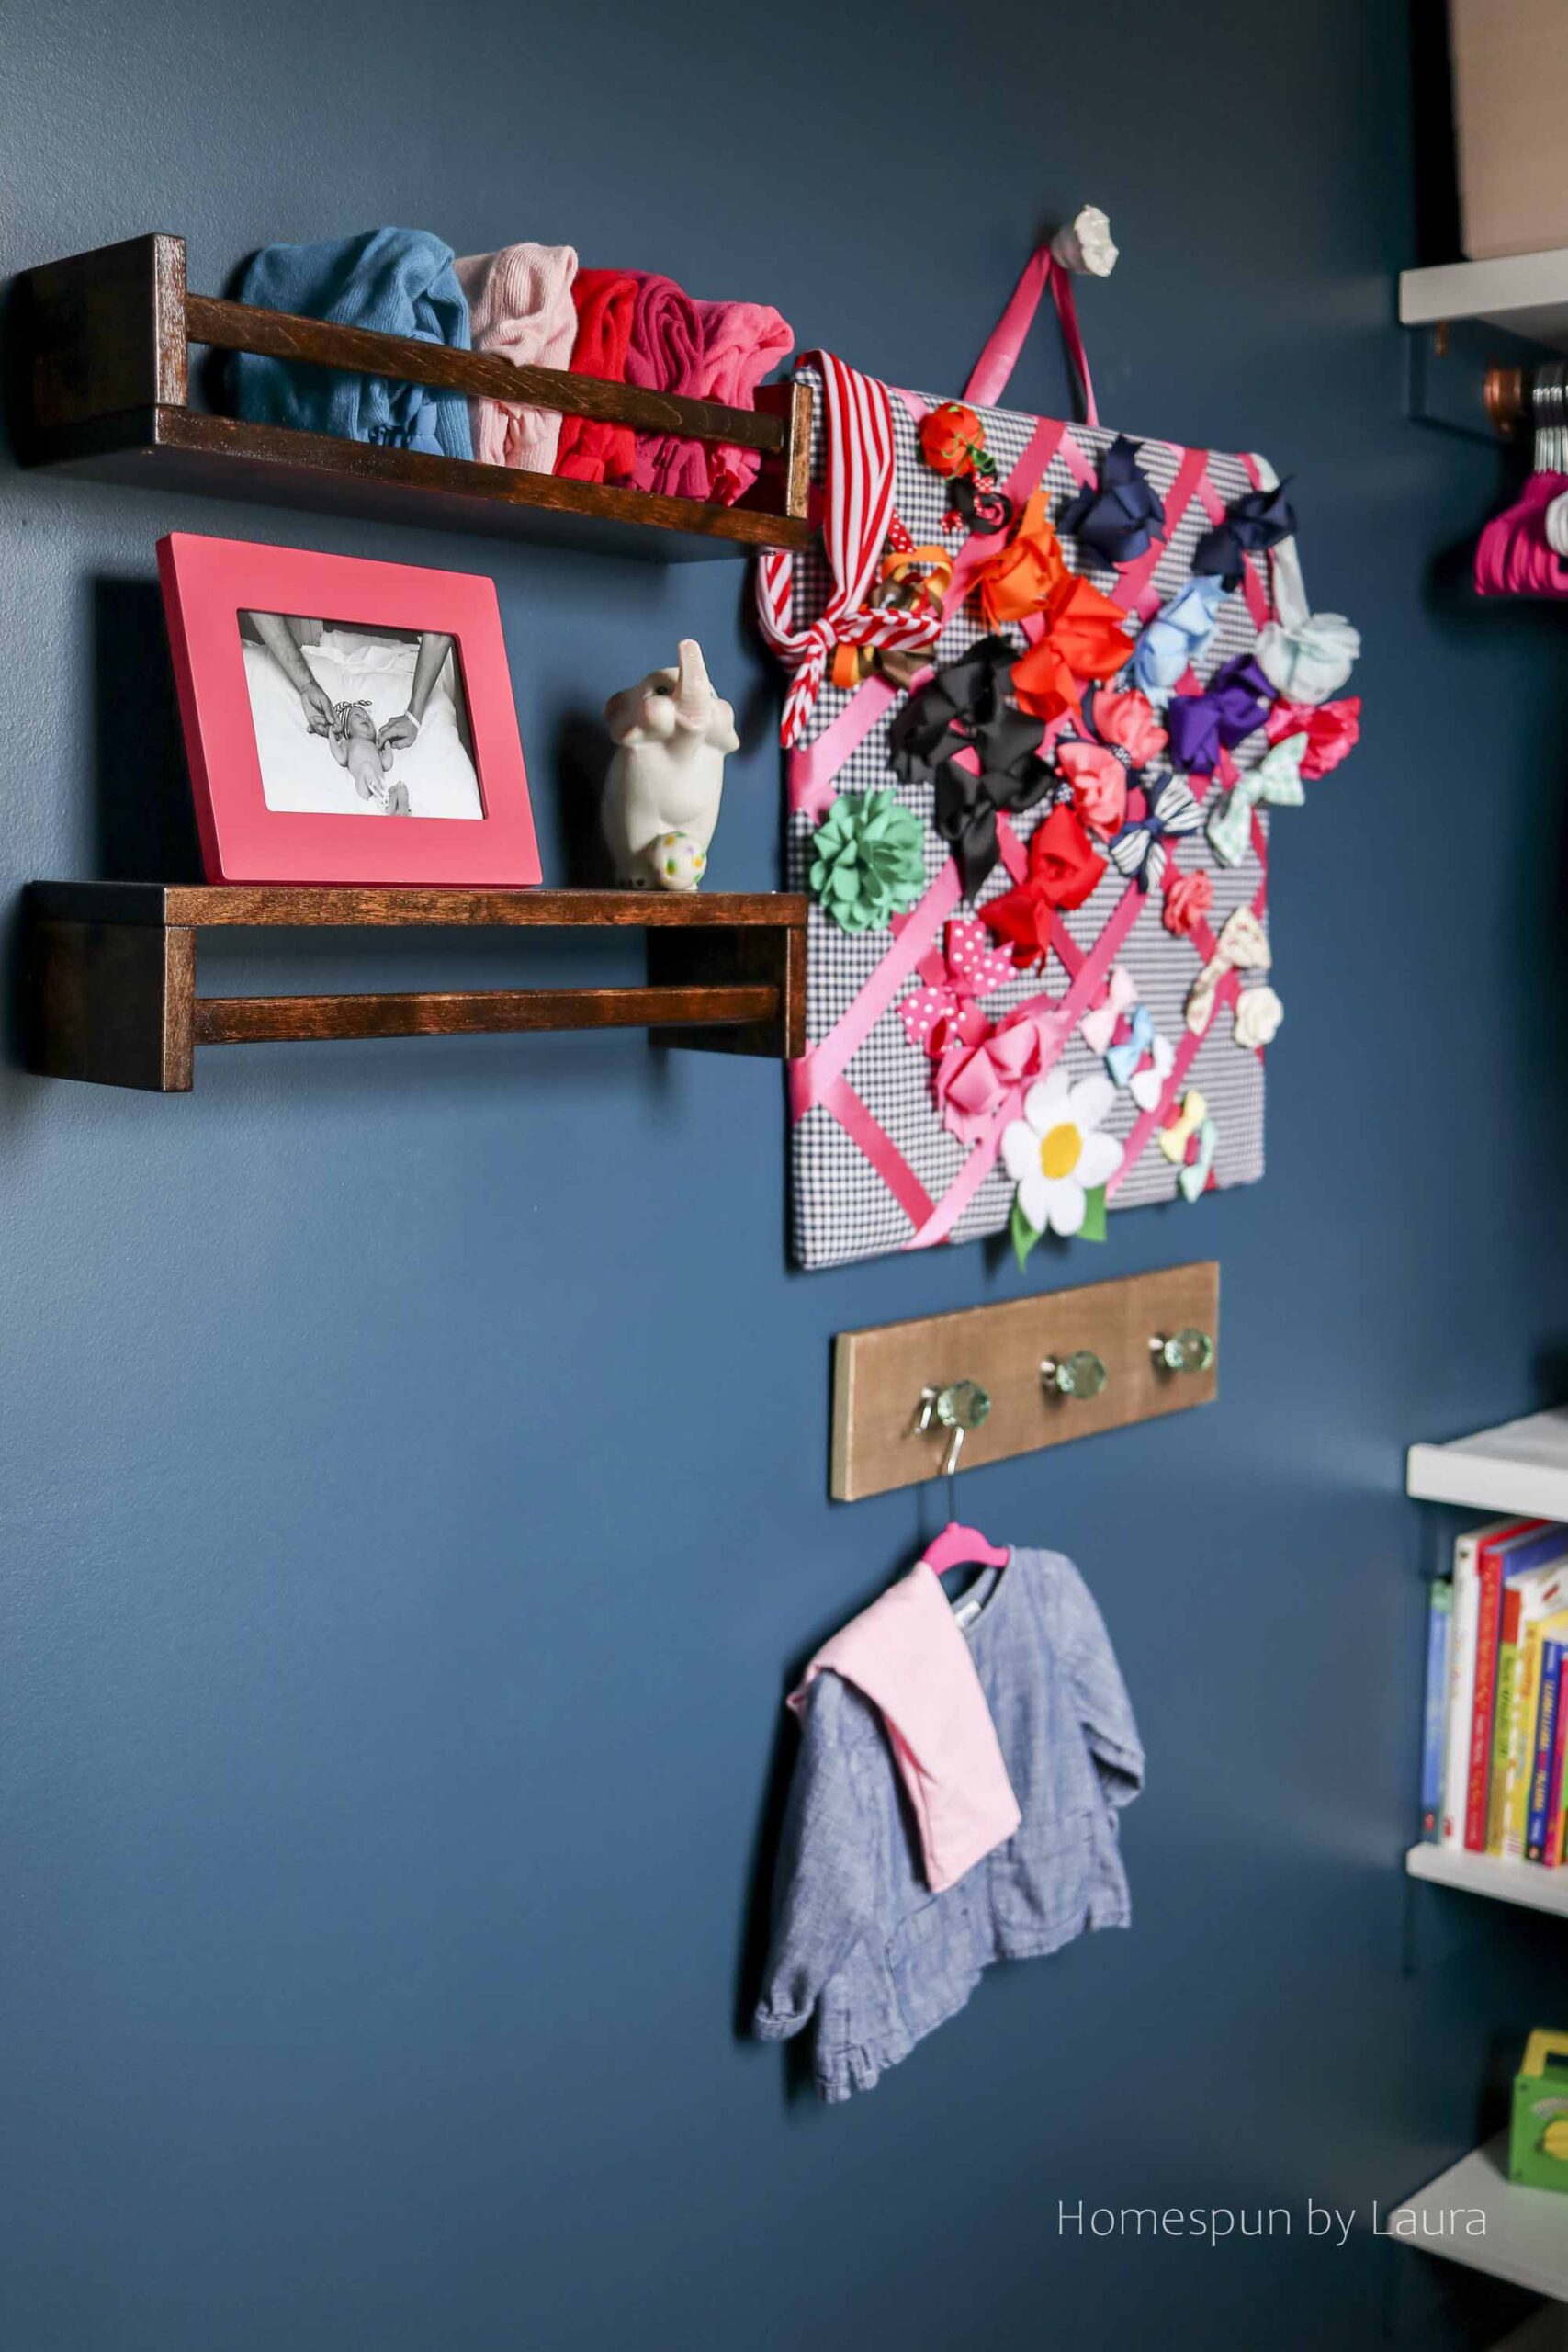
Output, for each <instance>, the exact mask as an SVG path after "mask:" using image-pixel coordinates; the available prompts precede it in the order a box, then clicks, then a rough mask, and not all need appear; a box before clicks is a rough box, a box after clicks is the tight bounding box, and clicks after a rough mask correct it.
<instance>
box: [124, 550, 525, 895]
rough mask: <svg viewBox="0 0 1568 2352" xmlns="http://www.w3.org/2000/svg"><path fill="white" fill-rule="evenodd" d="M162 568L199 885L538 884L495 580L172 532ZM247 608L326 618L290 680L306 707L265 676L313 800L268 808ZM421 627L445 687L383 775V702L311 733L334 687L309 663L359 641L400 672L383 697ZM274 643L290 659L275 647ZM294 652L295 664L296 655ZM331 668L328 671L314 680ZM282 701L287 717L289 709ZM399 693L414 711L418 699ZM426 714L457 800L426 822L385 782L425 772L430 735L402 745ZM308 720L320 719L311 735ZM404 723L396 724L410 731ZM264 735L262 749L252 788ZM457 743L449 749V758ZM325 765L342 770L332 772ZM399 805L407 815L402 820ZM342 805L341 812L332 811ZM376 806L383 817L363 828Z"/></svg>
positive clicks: (416, 801) (271, 785) (254, 612)
mask: <svg viewBox="0 0 1568 2352" xmlns="http://www.w3.org/2000/svg"><path fill="white" fill-rule="evenodd" d="M158 576H159V580H160V582H161V583H162V587H163V592H164V610H165V613H166V616H167V619H168V628H169V642H170V648H171V650H172V653H173V656H174V665H175V684H176V685H177V688H178V692H179V705H180V718H181V723H182V726H183V729H184V732H185V739H186V754H187V757H188V759H189V763H190V774H191V787H192V792H193V794H194V797H195V801H196V814H197V827H198V830H199V832H200V836H201V854H202V863H203V866H204V868H205V871H206V875H207V878H208V880H209V882H271V883H288V882H299V883H314V884H331V883H349V884H355V883H360V884H381V883H384V884H399V883H402V884H412V885H423V886H427V887H440V886H442V885H446V886H450V887H455V888H456V887H470V886H472V887H483V888H510V887H516V888H524V887H526V886H528V885H530V884H533V883H536V882H537V881H538V880H539V879H540V868H539V854H538V848H537V845H536V840H535V834H534V820H533V814H532V810H531V809H530V806H529V800H528V779H527V775H526V773H525V768H524V764H523V746H522V742H521V741H520V739H519V736H518V731H517V713H516V708H515V706H514V704H513V697H512V682H511V675H510V673H509V670H508V667H507V660H506V646H505V641H504V639H503V638H502V629H501V611H500V606H499V605H498V603H497V601H496V594H495V582H493V581H492V580H489V579H485V578H481V577H479V576H477V575H475V574H473V573H470V572H465V571H427V570H423V569H421V568H419V567H416V566H414V565H412V564H403V563H375V562H370V561H368V560H364V559H362V558H360V557H357V556H334V555H317V554H313V553H311V552H310V551H309V550H307V549H305V548H274V547H261V546H257V545H254V544H253V543H252V542H250V541H248V540H244V539H212V538H204V537H197V536H195V535H193V534H191V533H188V532H185V531H175V532H171V533H170V534H169V535H168V537H165V538H163V539H161V540H160V541H159V542H158ZM258 615H259V616H262V618H263V623H264V624H266V623H270V622H271V621H272V620H273V619H274V618H275V617H276V616H290V619H291V620H299V621H302V622H303V624H304V627H305V628H307V629H309V628H316V629H318V630H320V629H321V628H322V625H323V624H326V625H327V626H328V630H329V634H328V635H327V636H325V637H321V638H320V639H318V640H317V641H316V642H314V643H312V645H311V649H310V650H311V653H312V657H313V659H314V660H315V667H313V668H311V669H310V674H309V675H306V673H305V672H304V671H301V672H300V678H301V679H302V680H303V683H304V684H305V685H306V688H307V694H308V695H310V696H311V698H310V700H309V701H307V699H306V696H303V695H299V694H298V692H297V691H296V689H295V687H293V686H291V685H290V684H288V681H287V679H286V676H285V673H284V672H283V670H282V669H281V668H279V670H278V672H277V675H276V679H274V680H273V681H272V684H273V685H274V686H276V693H277V697H278V699H279V707H280V709H281V710H282V713H283V716H282V719H281V722H280V724H281V726H282V728H283V729H284V730H286V732H285V742H286V749H287V750H288V755H289V756H290V757H291V758H293V759H295V760H297V761H298V762H299V763H300V765H301V767H304V766H305V764H306V763H310V764H309V768H308V774H309V790H308V792H307V793H306V794H305V795H304V797H306V798H308V799H309V800H310V806H309V807H308V808H303V809H302V808H300V807H298V806H290V805H279V784H278V777H277V765H276V763H277V758H278V754H277V753H276V751H274V750H273V749H272V748H271V746H272V743H273V738H272V737H271V736H270V735H267V734H265V729H264V723H263V722H264V716H265V713H264V711H263V710H262V709H261V708H259V707H256V705H257V695H258V691H263V692H265V691H266V690H267V688H266V681H265V677H264V678H263V685H262V688H261V689H258V687H257V684H256V680H257V678H258V676H261V675H262V673H265V672H266V669H267V656H266V654H265V650H263V648H262V645H261V641H260V639H254V642H252V643H251V644H249V645H247V643H246V640H245V638H244V637H243V634H242V616H245V619H246V623H247V626H248V627H249V628H250V629H251V631H252V633H253V638H254V632H255V630H256V628H257V627H258V624H257V623H256V621H255V620H254V616H258ZM345 631H364V632H368V633H369V635H368V638H367V639H361V638H359V637H351V636H349V635H345V634H342V633H343V632H345ZM432 633H439V634H440V635H443V636H446V637H449V638H450V639H452V646H451V648H450V655H451V660H450V662H449V664H444V665H443V668H442V671H441V676H442V678H443V679H444V680H446V682H447V683H446V687H445V699H442V698H441V697H440V695H437V696H436V697H434V698H433V700H432V701H431V703H429V704H427V706H426V708H425V711H424V713H423V717H422V718H421V719H420V720H418V721H416V722H415V725H416V726H417V727H418V729H419V731H418V733H417V734H416V735H415V736H414V738H413V742H412V744H410V745H407V746H404V745H396V746H389V751H390V753H391V763H390V766H391V772H390V773H389V774H388V775H386V777H385V779H384V780H381V779H379V778H378V769H379V766H380V762H381V753H380V751H379V749H378V742H377V730H376V718H377V716H378V708H377V706H376V705H374V704H373V703H372V702H371V701H368V700H367V701H357V702H353V703H350V702H344V703H342V704H341V705H333V706H332V707H333V708H334V709H337V710H341V711H343V712H344V713H348V714H352V713H353V712H355V711H362V712H364V713H365V717H364V718H360V719H356V718H353V717H352V716H349V717H346V718H344V719H343V720H342V721H341V722H340V723H338V724H335V725H334V726H333V729H331V730H330V731H329V732H328V733H327V734H325V735H323V734H322V733H321V730H320V713H321V709H322V708H323V707H328V705H330V702H331V697H330V690H329V689H328V688H326V687H323V686H322V685H321V681H320V678H319V677H318V676H317V674H316V671H317V669H319V668H320V667H321V663H320V662H319V659H316V657H319V656H320V655H321V654H322V653H324V652H326V651H327V650H336V649H337V648H338V646H340V645H341V646H342V647H343V648H349V647H351V646H354V645H357V646H360V648H361V651H362V655H363V658H364V659H366V660H367V661H370V660H373V659H374V660H378V662H379V665H380V667H381V669H382V670H385V671H388V672H389V673H396V674H395V675H390V674H389V679H388V681H387V692H388V693H389V694H390V695H391V699H392V701H394V702H395V701H396V700H397V698H398V695H399V694H400V691H401V679H402V675H403V674H404V673H403V671H402V669H400V667H399V665H400V662H401V659H402V656H403V655H404V654H406V656H407V664H408V665H409V669H410V671H411V673H415V674H416V673H417V672H416V664H417V662H418V661H420V660H423V648H424V647H425V646H426V645H427V644H428V643H430V642H431V639H432ZM404 639H406V640H407V642H406V643H404V642H403V641H402V640H404ZM367 645H368V648H369V650H368V652H366V651H365V650H364V649H365V647H366V646H367ZM283 653H284V654H285V655H289V654H290V649H289V647H288V646H287V645H286V646H284V648H283ZM290 658H291V659H296V663H297V666H298V658H297V656H291V657H290ZM345 658H346V657H345ZM435 658H436V659H439V658H440V657H439V656H438V655H437V656H436V657H435ZM344 674H345V675H348V676H350V677H355V676H357V674H358V673H354V672H345V673H344ZM327 675H328V676H329V677H330V676H331V675H333V673H332V671H331V670H330V668H329V669H328V670H327ZM377 684H378V686H379V685H380V684H381V681H379V680H378V681H377ZM312 690H313V693H312ZM290 695H293V698H294V701H295V702H297V703H298V704H299V709H298V710H294V709H293V708H292V705H291V703H290ZM323 696H324V697H325V699H324V700H323V699H322V697H323ZM380 699H381V700H385V699H386V695H381V697H380ZM408 700H409V707H410V710H411V712H412V701H413V696H412V695H410V696H409V697H408ZM436 718H441V719H443V720H444V721H445V732H444V734H443V733H438V732H437V730H434V728H433V732H432V735H431V738H430V741H432V742H436V741H439V742H440V744H442V745H443V746H444V747H446V752H445V755H446V757H447V760H448V768H447V770H446V771H445V772H444V774H443V779H442V783H441V786H440V791H441V793H442V794H443V795H445V797H446V801H447V802H448V803H449V804H450V803H451V802H452V800H453V797H454V795H457V796H459V800H460V805H458V806H457V807H456V809H454V810H453V812H452V813H443V814H424V813H422V812H421V800H422V797H423V791H424V787H423V784H421V785H419V786H415V788H414V790H413V794H412V806H411V795H410V787H409V786H407V785H406V784H404V785H402V788H401V790H400V791H399V789H398V786H399V784H400V776H399V775H398V770H399V769H400V767H404V768H406V769H408V770H411V771H412V769H414V768H415V767H416V766H420V765H421V763H423V771H429V769H430V767H431V752H430V745H429V743H426V748H425V750H424V752H423V753H420V754H419V755H418V758H417V759H416V758H415V757H414V751H415V747H416V746H417V745H418V744H419V743H421V742H422V741H425V731H424V730H425V722H426V721H427V720H430V721H434V720H435V719H436ZM312 719H313V720H314V721H315V722H316V725H315V727H314V729H313V731H310V732H308V731H307V729H308V725H309V723H310V721H311V720H312ZM350 729H357V731H358V733H359V735H360V736H361V737H364V738H365V739H366V740H365V742H364V744H362V745H355V746H354V747H353V748H354V759H353V761H350V759H349V758H348V756H347V754H348V750H349V746H348V744H347V743H346V742H345V740H344V739H345V736H346V734H347V733H348V731H349V730H350ZM367 730H368V731H367ZM381 731H382V732H385V731H386V729H385V728H383V729H382V730H381ZM402 732H403V733H404V735H405V736H406V735H407V734H408V732H409V729H408V728H407V726H404V727H403V729H402ZM264 739H265V741H267V743H268V746H269V748H268V751H267V752H266V753H265V757H266V758H267V760H268V763H269V764H268V771H267V776H266V779H265V781H264V774H263V764H264V751H263V748H262V746H263V741H264ZM453 744H459V745H460V749H459V750H451V749H450V746H451V745H453ZM370 753H373V754H374V757H371V756H369V754H370ZM465 753H466V754H467V761H466V763H465V759H464V756H463V755H464V754H465ZM400 754H401V757H400ZM334 761H336V762H337V763H339V764H338V766H337V767H335V768H334V766H333V762H334ZM455 777H456V778H457V781H454V778H455ZM269 794H270V795H271V797H270V799H269ZM356 795H357V797H356ZM464 795H466V796H467V797H466V798H464V797H461V796H464ZM284 797H285V799H287V798H288V794H287V793H286V794H285V795H284ZM293 797H295V798H296V799H298V798H299V797H300V796H299V794H298V793H296V794H295V795H294V796H293ZM432 797H435V796H434V794H433V796H432ZM406 806H408V807H411V813H407V814H405V813H403V809H404V808H405V807H406ZM339 809H342V810H344V811H346V812H349V813H337V811H338V810H339ZM383 812H385V813H388V814H389V815H390V818H391V821H389V822H374V821H367V819H369V818H372V817H378V816H380V815H381V814H382V813H383Z"/></svg>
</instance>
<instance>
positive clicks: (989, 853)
mask: <svg viewBox="0 0 1568 2352" xmlns="http://www.w3.org/2000/svg"><path fill="white" fill-rule="evenodd" d="M1015 653H1016V649H1015V648H1014V647H1013V646H1011V645H1010V644H1009V642H1008V640H1007V639H1006V638H1003V637H987V638H982V639H980V641H979V643H978V644H976V645H974V646H971V648H970V650H969V651H968V652H967V653H966V654H964V656H963V657H962V659H961V660H959V661H957V662H950V663H949V664H948V666H947V667H946V669H944V670H939V671H938V672H937V673H936V676H935V677H934V678H932V679H931V683H930V684H928V685H925V686H922V687H921V689H920V691H919V694H915V695H910V697H909V699H908V702H907V703H906V704H905V705H904V707H903V708H902V710H900V711H899V713H898V714H897V718H895V719H894V721H893V725H892V728H891V729H890V730H889V735H888V741H889V745H890V748H891V752H892V758H893V765H894V768H895V769H896V771H897V774H898V775H900V776H902V777H903V779H904V780H905V782H906V783H923V782H924V781H926V780H927V779H928V778H932V779H934V782H935V787H936V806H935V810H934V821H935V824H936V829H937V831H938V832H939V833H940V834H941V835H942V839H943V841H945V842H949V843H950V844H951V845H952V849H953V855H954V857H955V858H956V859H957V861H958V871H959V877H960V879H961V881H962V883H963V886H964V897H965V898H966V899H973V898H974V896H975V894H976V891H977V890H978V889H979V888H980V887H981V885H982V884H983V883H984V882H985V880H986V877H987V875H988V874H989V873H990V871H991V868H992V867H993V866H994V865H995V864H996V862H997V855H998V842H997V817H998V812H999V811H1000V810H1002V809H1010V810H1013V811H1018V810H1021V809H1032V807H1033V806H1034V804H1035V802H1036V801H1037V800H1041V799H1043V797H1044V796H1045V794H1046V793H1047V792H1048V791H1049V790H1050V788H1051V775H1050V771H1049V770H1048V769H1047V767H1046V766H1045V764H1044V762H1043V760H1042V759H1041V758H1040V757H1039V751H1040V745H1041V741H1042V740H1043V736H1044V732H1045V730H1044V729H1043V726H1042V725H1041V723H1040V721H1039V720H1038V719H1037V718H1026V717H1024V716H1023V715H1022V714H1021V712H1019V711H1016V710H1014V709H1012V708H1011V707H1010V705H1009V703H1008V701H1007V686H1008V672H1009V668H1010V664H1011V662H1013V660H1014V658H1015Z"/></svg>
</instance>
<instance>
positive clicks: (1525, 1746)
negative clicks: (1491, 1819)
mask: <svg viewBox="0 0 1568 2352" xmlns="http://www.w3.org/2000/svg"><path fill="white" fill-rule="evenodd" d="M1521 1584H1522V1592H1523V1601H1524V1607H1523V1611H1522V1612H1521V1616H1520V1623H1519V1655H1518V1662H1517V1666H1516V1667H1515V1669H1514V1730H1513V1736H1512V1737H1511V1738H1510V1741H1509V1747H1508V1774H1509V1785H1508V1803H1507V1819H1506V1823H1505V1825H1504V1830H1503V1851H1504V1854H1505V1855H1506V1858H1507V1859H1508V1860H1510V1861H1514V1862H1522V1861H1523V1860H1524V1858H1525V1833H1526V1829H1527V1827H1528V1826H1529V1803H1530V1781H1531V1776H1532V1773H1533V1770H1534V1766H1535V1733H1536V1723H1537V1720H1538V1718H1539V1715H1540V1653H1541V1645H1542V1643H1543V1642H1547V1641H1552V1640H1562V1639H1568V1571H1563V1570H1557V1571H1555V1572H1551V1573H1549V1574H1547V1575H1546V1576H1544V1577H1524V1578H1523V1579H1522V1580H1521Z"/></svg>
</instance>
